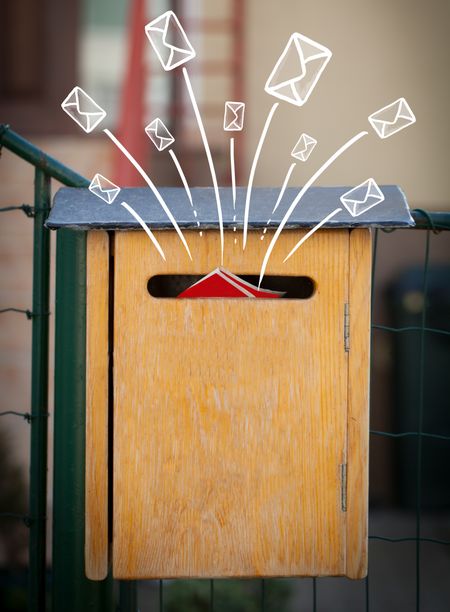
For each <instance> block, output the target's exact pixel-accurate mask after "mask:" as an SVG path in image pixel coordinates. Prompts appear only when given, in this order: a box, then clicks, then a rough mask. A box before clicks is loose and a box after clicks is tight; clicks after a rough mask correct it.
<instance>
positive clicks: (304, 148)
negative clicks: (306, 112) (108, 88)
mask: <svg viewBox="0 0 450 612" xmlns="http://www.w3.org/2000/svg"><path fill="white" fill-rule="evenodd" d="M316 144H317V140H316V139H315V138H313V137H312V136H308V134H304V133H303V134H302V135H301V136H300V138H299V139H298V141H297V144H296V145H295V147H294V148H293V149H292V153H291V155H292V157H295V159H299V160H300V161H306V160H307V159H308V158H309V156H310V155H311V153H312V152H313V149H314V147H315V146H316Z"/></svg>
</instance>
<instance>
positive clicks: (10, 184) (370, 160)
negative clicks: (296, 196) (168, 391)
mask: <svg viewBox="0 0 450 612" xmlns="http://www.w3.org/2000/svg"><path fill="white" fill-rule="evenodd" d="M139 9H142V10H141V11H140V10H139ZM168 9H172V10H174V11H175V12H176V13H177V14H178V15H179V17H180V18H181V20H182V23H183V25H184V26H185V29H186V31H187V33H188V36H189V38H190V40H191V41H192V44H193V46H194V48H195V49H196V51H197V58H196V59H195V60H194V61H192V62H190V63H189V65H188V69H189V72H190V74H191V78H192V83H193V87H194V90H195V93H196V96H197V100H198V102H199V105H200V108H201V111H202V115H203V118H204V121H205V127H206V131H207V134H208V137H209V140H210V144H211V147H212V151H213V156H214V159H215V161H216V165H217V168H218V175H219V182H220V183H221V184H223V185H224V184H229V180H230V176H229V168H228V136H227V134H226V133H225V132H224V131H223V129H222V122H223V105H224V101H225V100H241V99H242V100H243V101H245V102H246V104H247V109H246V123H245V130H244V132H243V133H242V135H239V136H238V137H237V139H236V156H237V165H238V182H239V184H242V185H245V184H246V182H247V177H248V172H249V168H250V164H251V161H252V158H253V155H254V152H255V149H256V145H257V142H258V138H259V135H260V132H261V129H262V126H263V124H264V121H265V118H266V115H267V112H268V110H269V108H270V106H271V105H272V103H273V101H274V100H273V99H272V98H271V97H270V96H268V95H267V94H266V93H264V84H265V82H266V79H267V77H268V75H269V73H270V72H271V70H272V67H273V65H274V63H275V61H276V59H277V58H278V57H279V55H280V53H281V51H282V50H283V49H284V46H285V44H286V42H287V39H288V38H289V36H290V34H291V33H292V32H294V31H298V32H301V33H303V34H305V35H307V36H308V37H310V38H312V39H314V40H317V41H319V42H320V43H322V44H324V45H325V46H327V47H329V48H330V49H331V50H332V51H333V58H332V61H331V62H330V64H329V65H328V67H327V69H326V71H325V73H324V75H323V77H322V79H321V81H320V83H319V84H318V86H317V87H316V89H315V90H314V93H313V95H312V96H311V98H310V100H309V101H308V103H307V104H306V105H305V106H304V107H302V108H297V107H293V106H291V105H289V104H287V103H281V105H280V109H279V111H278V113H277V115H276V116H275V119H274V121H273V123H272V125H271V128H270V131H269V133H268V137H267V141H266V145H265V147H264V149H263V153H262V156H261V159H260V163H259V166H258V169H257V173H256V180H255V184H256V185H260V186H280V185H281V183H282V181H283V179H284V177H285V173H286V171H287V168H288V167H289V165H290V163H291V159H290V152H291V150H292V148H293V146H294V144H295V143H296V141H297V139H298V137H299V135H300V133H301V132H303V131H306V132H307V133H308V134H311V135H313V136H314V137H315V138H316V139H317V140H318V143H319V144H318V146H317V147H316V150H315V152H314V154H313V155H312V156H311V158H310V159H309V160H308V161H307V162H306V163H304V164H297V168H296V170H295V172H294V174H293V176H292V178H291V182H290V184H291V186H299V185H302V184H303V183H304V182H305V181H306V180H307V179H308V178H309V176H310V175H311V174H312V172H313V171H314V170H315V169H317V168H318V167H319V166H320V165H321V163H322V162H323V161H325V160H326V159H327V158H328V156H329V155H330V154H331V153H332V152H334V151H335V150H336V149H337V148H338V147H339V146H340V145H341V144H342V143H343V142H345V141H346V140H347V139H348V138H350V137H351V136H352V135H354V134H356V133H357V132H359V131H360V130H364V129H367V130H369V131H370V136H369V137H367V138H365V139H364V140H363V141H361V143H359V144H357V145H356V146H355V147H354V148H353V149H352V150H350V151H348V152H347V153H346V154H345V155H344V156H343V157H342V158H340V159H339V160H338V161H337V162H336V163H335V164H334V165H333V166H332V167H331V168H330V169H329V170H328V171H327V172H326V173H325V174H324V175H323V176H322V177H321V178H320V180H319V181H318V184H320V185H349V186H352V185H355V184H359V183H360V182H362V181H363V180H365V179H366V178H367V177H368V176H373V177H374V178H375V179H376V181H377V182H378V183H379V184H389V183H395V184H398V185H400V186H401V187H402V188H403V190H404V192H405V193H406V196H407V198H408V201H409V203H410V205H411V207H412V208H416V207H419V208H425V209H429V210H450V199H449V193H450V173H449V171H448V168H447V166H448V146H449V142H450V122H449V118H448V113H449V110H448V109H449V108H450V83H449V80H448V77H447V72H448V61H449V59H450V38H449V36H448V24H449V23H450V3H449V2H448V1H447V0H429V1H428V2H424V1H423V0H396V1H395V2H392V0H378V1H377V2H370V1H369V0H341V1H340V2H333V1H331V0H315V1H314V2H307V1H306V0H282V1H281V2H271V1H269V0H147V1H145V0H142V2H141V1H140V0H136V1H135V2H134V3H133V2H132V1H131V0H40V1H37V0H21V1H20V2H17V1H16V0H4V2H3V4H2V17H1V21H0V29H1V35H0V120H1V122H5V123H9V124H10V125H11V127H12V128H13V129H14V130H15V131H17V132H19V133H20V134H21V135H23V136H25V137H27V138H29V139H30V140H32V141H33V142H34V143H35V144H36V145H37V146H39V147H40V148H42V149H43V150H44V151H46V152H48V153H49V154H51V155H53V156H55V157H56V158H58V159H59V160H60V161H62V162H63V163H65V164H66V165H68V166H70V167H72V168H73V169H75V170H76V171H78V172H79V173H80V174H83V175H85V176H86V177H88V178H90V177H92V176H93V175H94V174H95V173H96V172H100V173H101V174H103V175H105V176H107V177H111V178H114V177H117V176H118V173H122V174H120V176H122V177H123V176H126V179H127V180H126V184H128V185H138V184H140V177H139V175H137V174H136V173H135V171H134V170H133V169H132V168H130V167H129V168H128V169H125V170H124V168H123V166H122V167H121V169H120V167H119V166H118V164H119V162H118V160H117V157H116V152H115V151H114V150H113V148H112V145H111V142H110V141H109V140H108V139H107V138H106V137H105V136H104V135H103V134H102V133H101V132H99V133H97V134H95V133H94V134H90V135H87V134H85V133H84V132H81V130H79V129H77V127H76V126H75V124H74V123H73V122H72V121H70V119H69V118H68V117H67V115H65V113H63V112H62V110H61V108H60V104H61V101H62V100H63V99H64V98H65V97H66V95H67V94H68V92H69V91H70V90H71V89H72V87H73V86H74V85H76V84H78V85H80V86H81V87H83V88H84V89H85V90H86V91H87V92H88V93H89V94H90V95H91V96H92V97H93V98H94V99H95V100H96V101H97V102H98V103H99V104H100V105H101V106H102V107H103V108H105V109H106V110H107V112H108V116H107V120H106V121H105V123H106V124H107V125H106V127H109V128H110V129H111V130H112V131H113V132H117V133H120V135H121V137H122V138H123V141H124V142H125V143H126V144H127V146H128V147H129V148H130V150H131V152H133V153H135V155H136V156H137V157H138V158H139V160H140V161H141V163H142V164H143V165H144V166H145V167H146V169H148V170H149V173H150V175H151V176H152V178H154V180H155V182H156V184H158V185H178V184H179V178H178V176H177V175H176V173H175V171H174V168H173V165H172V164H171V163H170V161H169V159H168V156H167V155H166V154H165V153H157V152H156V150H154V148H153V147H152V144H151V142H150V141H149V140H148V139H147V137H146V136H145V134H144V132H143V128H144V126H145V125H147V124H148V123H149V122H150V121H151V120H152V119H153V118H155V117H161V118H162V119H163V120H164V121H165V122H167V124H168V126H169V127H170V129H171V131H172V132H173V133H174V135H175V137H176V151H177V154H178V157H179V158H180V160H181V161H182V163H183V167H184V169H185V171H186V174H187V176H188V179H189V182H190V184H191V185H209V184H210V175H209V171H208V166H207V163H206V158H205V156H204V151H203V147H202V143H201V139H200V135H199V133H198V130H197V126H196V123H195V118H194V116H193V113H192V108H191V107H190V105H189V104H188V100H187V99H186V91H185V88H184V87H183V83H182V81H181V74H180V73H179V70H175V71H174V72H171V73H165V72H164V71H163V70H162V68H161V66H160V65H159V63H158V62H157V60H156V59H155V55H154V53H153V52H152V49H151V47H150V45H149V43H148V41H147V40H146V38H145V36H144V32H143V29H142V28H143V24H145V23H147V22H148V21H150V20H151V19H152V18H155V17H156V16H158V15H159V14H161V13H162V12H164V11H165V10H168ZM133 24H134V26H133ZM139 36H140V37H141V41H139V39H138V37H139ZM141 47H142V49H141ZM125 85H126V87H125ZM399 97H405V98H406V99H407V101H408V103H409V104H410V106H411V108H412V109H413V111H414V113H415V115H416V117H417V123H416V124H415V125H414V126H412V127H411V128H409V129H408V130H405V131H404V132H401V133H400V134H398V136H396V137H395V138H392V139H388V140H386V141H382V140H380V139H379V138H377V137H376V136H375V134H374V133H373V132H372V131H371V129H370V127H369V124H368V122H367V117H368V115H369V114H371V113H372V112H373V111H375V110H377V109H379V108H381V107H382V106H385V105H386V104H388V103H390V102H392V101H394V100H396V99H397V98H399ZM124 173H125V174H124ZM0 184H1V190H0V206H6V205H9V204H17V203H22V202H24V203H32V197H33V174H32V169H31V167H29V166H28V165H27V164H25V163H24V162H21V161H20V160H18V158H17V157H14V156H13V155H12V154H10V153H9V152H7V151H3V152H2V156H1V160H0ZM54 187H56V186H54ZM413 234H414V235H413ZM424 240H425V236H424V233H419V232H408V231H398V232H396V234H395V239H393V238H392V237H391V236H383V235H381V236H380V240H379V245H378V257H379V259H378V268H377V279H376V280H377V284H376V287H377V292H376V296H375V311H374V320H375V321H376V322H378V323H390V322H392V321H393V318H394V317H395V316H396V313H397V314H398V311H396V310H395V304H398V303H400V305H402V304H403V307H404V310H405V313H404V314H405V316H412V317H414V315H415V314H417V312H420V310H421V305H420V289H417V288H416V286H415V281H414V280H412V281H411V282H409V284H408V281H407V280H404V281H402V282H404V283H406V284H405V289H404V295H403V294H401V292H400V294H399V293H398V291H397V289H396V288H398V286H399V285H398V284H395V283H396V281H397V280H398V279H400V278H403V279H405V278H409V277H408V274H411V272H410V271H411V270H413V269H414V268H415V267H417V266H420V265H421V264H422V262H423V250H424ZM53 251H54V249H53ZM431 256H432V266H433V269H434V268H435V269H436V270H441V271H442V272H441V273H439V271H438V272H436V274H437V276H439V274H442V276H443V277H445V275H446V274H447V293H445V292H444V294H443V293H442V292H441V293H439V290H438V291H437V295H438V296H441V297H440V298H439V299H437V301H438V302H439V300H440V304H441V309H442V304H447V305H448V304H449V302H447V301H446V300H448V299H449V298H448V266H449V264H450V252H449V240H448V238H446V237H445V236H444V235H441V236H437V237H436V238H435V239H434V241H433V250H432V253H431ZM31 257H32V230H31V226H30V223H29V222H28V220H27V219H26V218H25V216H22V217H21V215H20V214H18V213H7V214H3V215H2V218H1V219H0V270H1V278H2V281H1V283H0V308H4V307H8V306H9V305H11V304H14V305H17V306H18V307H20V308H24V309H26V308H29V307H30V299H31V280H32V279H31ZM445 266H447V267H445ZM408 271H409V272H408ZM405 274H406V276H405ZM439 282H440V281H439ZM439 282H438V281H436V283H437V285H439ZM393 287H394V289H393ZM396 291H397V293H396ZM418 293H419V297H418V298H417V294H418ZM398 295H401V296H403V297H398ZM414 295H415V296H416V301H414ZM393 296H394V297H393ZM405 296H406V297H405ZM408 296H409V297H408ZM411 296H412V297H411ZM442 296H443V297H442ZM417 299H418V300H419V302H417ZM396 300H397V301H396ZM402 300H403V301H402ZM418 303H419V305H417V304H418ZM393 304H394V305H393ZM444 311H445V308H444ZM448 312H449V310H447V322H448ZM376 342H377V351H376V353H375V356H374V363H373V392H372V426H373V427H374V428H375V429H387V430H392V429H393V428H394V427H395V425H396V423H397V420H396V419H397V418H398V414H397V412H398V411H397V412H396V407H398V405H399V404H398V402H399V399H398V396H397V395H396V394H395V393H396V391H395V377H396V376H397V375H398V372H397V370H396V369H395V367H396V355H397V353H396V351H397V349H398V347H397V348H396V347H395V346H394V345H393V342H392V339H391V338H389V337H388V336H382V335H381V336H379V337H377V339H376ZM0 347H1V354H0V389H1V393H0V411H2V410H11V409H18V408H20V409H25V410H27V409H28V406H29V403H30V397H29V379H30V347H31V333H30V327H29V325H28V324H27V321H26V320H22V319H21V317H20V315H16V314H8V315H7V316H3V317H2V318H0ZM411 350H414V346H412V347H411ZM445 350H446V351H447V352H444V353H442V354H443V355H446V356H447V357H448V344H447V345H446V349H445ZM402 401H403V400H402ZM405 401H406V400H405ZM436 401H437V402H438V404H439V405H440V406H444V405H445V406H446V409H447V411H448V408H449V401H448V395H447V396H446V397H445V398H443V397H442V394H441V396H439V397H438V398H437V400H436ZM50 426H51V419H50ZM430 426H432V425H430ZM0 427H1V429H2V430H4V431H5V432H6V433H5V434H4V437H5V442H4V444H5V445H6V444H7V445H8V447H9V455H10V456H11V457H12V458H13V459H14V461H15V462H16V463H17V464H18V466H20V468H21V469H22V471H23V476H24V479H25V480H26V470H27V469H28V431H27V429H26V427H25V425H24V424H23V423H21V422H18V421H16V420H13V419H11V421H8V422H7V423H6V422H5V419H3V420H2V422H1V423H0ZM449 431H450V425H449ZM446 433H448V432H446ZM398 456H399V452H398V449H395V448H393V447H392V444H391V443H390V442H388V441H385V440H379V441H376V443H375V444H374V445H373V448H372V455H371V501H372V504H373V505H374V506H378V507H380V508H392V507H395V506H396V505H397V506H398V505H399V504H400V505H402V503H403V506H404V507H409V506H410V504H409V503H407V500H405V499H403V502H402V500H401V499H400V497H401V496H400V494H399V485H398V478H397V476H398V474H399V473H400V472H401V470H402V469H403V468H402V465H403V464H400V463H399V460H398ZM446 457H448V455H447V456H446ZM396 474H397V476H396ZM50 475H51V469H50ZM446 478H447V480H448V476H447V477H446ZM448 484H449V486H450V483H448ZM50 491H51V483H50ZM440 520H441V519H440ZM439 524H440V525H441V523H439ZM442 525H444V527H443V529H445V530H446V531H447V536H448V533H450V525H449V521H448V516H447V515H444V518H442ZM441 535H442V534H441ZM5 546H9V548H7V547H6V548H5ZM5 546H3V548H2V546H1V545H0V560H1V562H4V561H5V560H6V557H8V556H9V555H10V554H11V550H13V549H14V550H16V548H17V545H16V543H15V542H13V543H12V544H11V543H10V544H8V545H5ZM448 561H449V559H448V556H447V563H448ZM446 567H447V570H448V567H449V565H448V564H447V566H446ZM447 596H448V593H447ZM447 602H448V600H447ZM336 609H337V608H336ZM343 609H344V608H343ZM387 609H391V608H387ZM392 609H394V608H392ZM397 609H400V608H397ZM430 609H431V608H430ZM434 609H435V610H438V609H441V608H434ZM442 609H444V608H442Z"/></svg>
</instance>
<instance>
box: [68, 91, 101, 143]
mask: <svg viewBox="0 0 450 612" xmlns="http://www.w3.org/2000/svg"><path fill="white" fill-rule="evenodd" d="M61 108H62V109H63V111H64V112H65V113H67V114H68V115H69V117H71V118H72V119H73V120H74V121H75V122H76V123H78V125H79V126H80V127H81V128H83V130H84V131H85V132H87V133H88V134H89V132H92V130H94V129H95V128H96V127H97V125H98V124H99V123H100V122H101V121H102V120H103V119H104V118H105V117H106V111H104V110H103V108H101V106H99V105H98V104H97V102H95V100H93V99H92V98H91V96H89V95H88V94H87V93H86V92H85V91H84V90H83V89H81V87H78V86H75V87H74V88H73V89H72V91H71V92H70V93H69V95H68V96H67V97H66V99H65V100H63V102H62V103H61Z"/></svg>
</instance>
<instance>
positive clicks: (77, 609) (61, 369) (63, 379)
mask: <svg viewBox="0 0 450 612" xmlns="http://www.w3.org/2000/svg"><path fill="white" fill-rule="evenodd" d="M55 309H56V331H55V433H54V491H53V610H54V612H87V611H88V610H95V611H96V612H100V611H101V612H106V611H107V610H113V592H112V580H111V579H109V578H107V579H106V580H104V581H101V582H93V581H90V580H88V579H87V578H86V577H85V572H84V524H85V510H84V467H85V364H86V342H85V339H86V233H85V232H75V231H73V230H59V231H58V236H57V250H56V304H55Z"/></svg>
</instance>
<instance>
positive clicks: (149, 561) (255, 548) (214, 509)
mask: <svg viewBox="0 0 450 612" xmlns="http://www.w3.org/2000/svg"><path fill="white" fill-rule="evenodd" d="M186 234H187V236H188V242H189V244H190V246H191V248H192V252H193V259H194V260H193V262H191V261H189V260H188V258H187V256H186V253H185V252H184V249H183V248H182V246H180V242H179V239H178V237H177V236H176V235H175V234H174V233H173V232H159V233H158V240H159V241H160V242H161V245H162V247H163V249H164V251H165V252H166V254H168V258H167V263H164V262H163V261H162V260H161V258H160V257H159V255H158V254H157V252H156V251H155V249H154V248H153V247H152V245H151V244H150V242H149V240H148V238H147V237H146V236H145V234H144V233H143V232H119V233H116V237H115V320H114V517H113V574H114V576H115V577H116V578H160V577H194V576H199V577H226V576H242V577H246V576H289V575H303V576H307V575H313V576H316V575H342V574H345V573H346V571H347V570H346V563H347V564H349V555H352V554H356V553H355V550H356V549H355V548H354V547H353V546H349V545H347V544H346V538H347V537H348V533H347V528H346V513H345V512H343V510H342V508H341V486H340V484H341V480H340V473H341V469H340V466H341V464H342V463H344V462H345V460H346V455H347V451H346V444H347V393H348V380H347V368H348V353H346V352H345V350H344V340H343V338H344V334H343V311H344V303H345V302H346V301H347V299H348V293H349V270H348V266H349V232H348V231H347V230H325V231H319V232H317V233H316V234H315V235H314V236H313V237H312V238H311V239H310V240H308V241H307V242H306V243H305V244H304V245H303V246H302V248H301V249H300V250H299V251H298V252H297V253H296V254H295V256H294V257H292V258H291V259H290V260H289V261H288V262H286V264H283V263H282V261H283V259H284V257H285V255H286V254H287V253H288V252H289V251H290V249H291V248H292V247H293V246H294V244H295V243H296V242H297V241H298V240H299V238H300V237H301V236H302V235H303V234H304V232H303V231H300V230H298V231H290V232H285V234H284V235H283V237H282V238H281V239H280V240H279V242H278V244H277V247H276V248H275V250H274V252H273V255H272V257H271V260H270V263H269V266H268V269H267V274H282V275H306V276H310V277H311V278H313V279H314V280H315V282H316V292H315V294H314V296H313V297H312V298H311V299H309V300H250V299H242V300H240V299H234V300H233V299H228V300H176V299H165V300H164V299H156V298H152V297H151V296H150V295H149V294H148V291H147V281H148V280H149V278H150V277H151V276H153V275H156V274H168V273H177V274H183V273H186V274H205V273H208V272H210V271H211V270H212V269H213V268H214V267H216V266H217V265H218V258H219V252H220V250H219V236H218V233H217V232H213V231H210V232H207V233H205V235H204V236H203V237H200V236H199V235H198V233H197V232H187V233H186ZM270 235H271V234H270V233H268V234H267V235H266V239H265V240H264V241H261V240H260V234H259V232H253V233H250V234H249V240H248V245H247V249H246V251H245V252H243V251H242V246H241V244H239V242H238V244H236V245H235V244H234V237H235V234H233V233H232V232H226V235H225V267H226V268H228V269H229V270H231V271H232V272H234V273H236V274H258V273H259V270H260V266H261V262H262V259H263V255H264V252H265V249H266V248H267V241H268V240H269V239H270ZM355 401H356V400H355ZM355 412H357V410H356V409H355ZM355 427H356V426H355ZM352 436H353V437H352ZM354 438H355V436H354V435H353V434H352V433H350V439H351V440H354ZM355 444H356V442H355V441H353V445H354V450H353V451H352V452H356V451H357V448H356V446H355ZM363 463H364V461H363V460H362V459H361V461H360V462H359V463H358V469H359V468H360V467H361V469H365V465H363ZM354 480H356V475H353V472H352V473H351V486H350V487H349V492H350V496H351V494H352V492H353V491H354V488H355V486H354V484H353V482H354ZM355 494H356V493H355ZM360 494H361V493H360V492H358V495H360ZM350 504H351V502H350V499H349V501H348V505H349V506H350ZM357 552H358V551H357Z"/></svg>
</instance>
